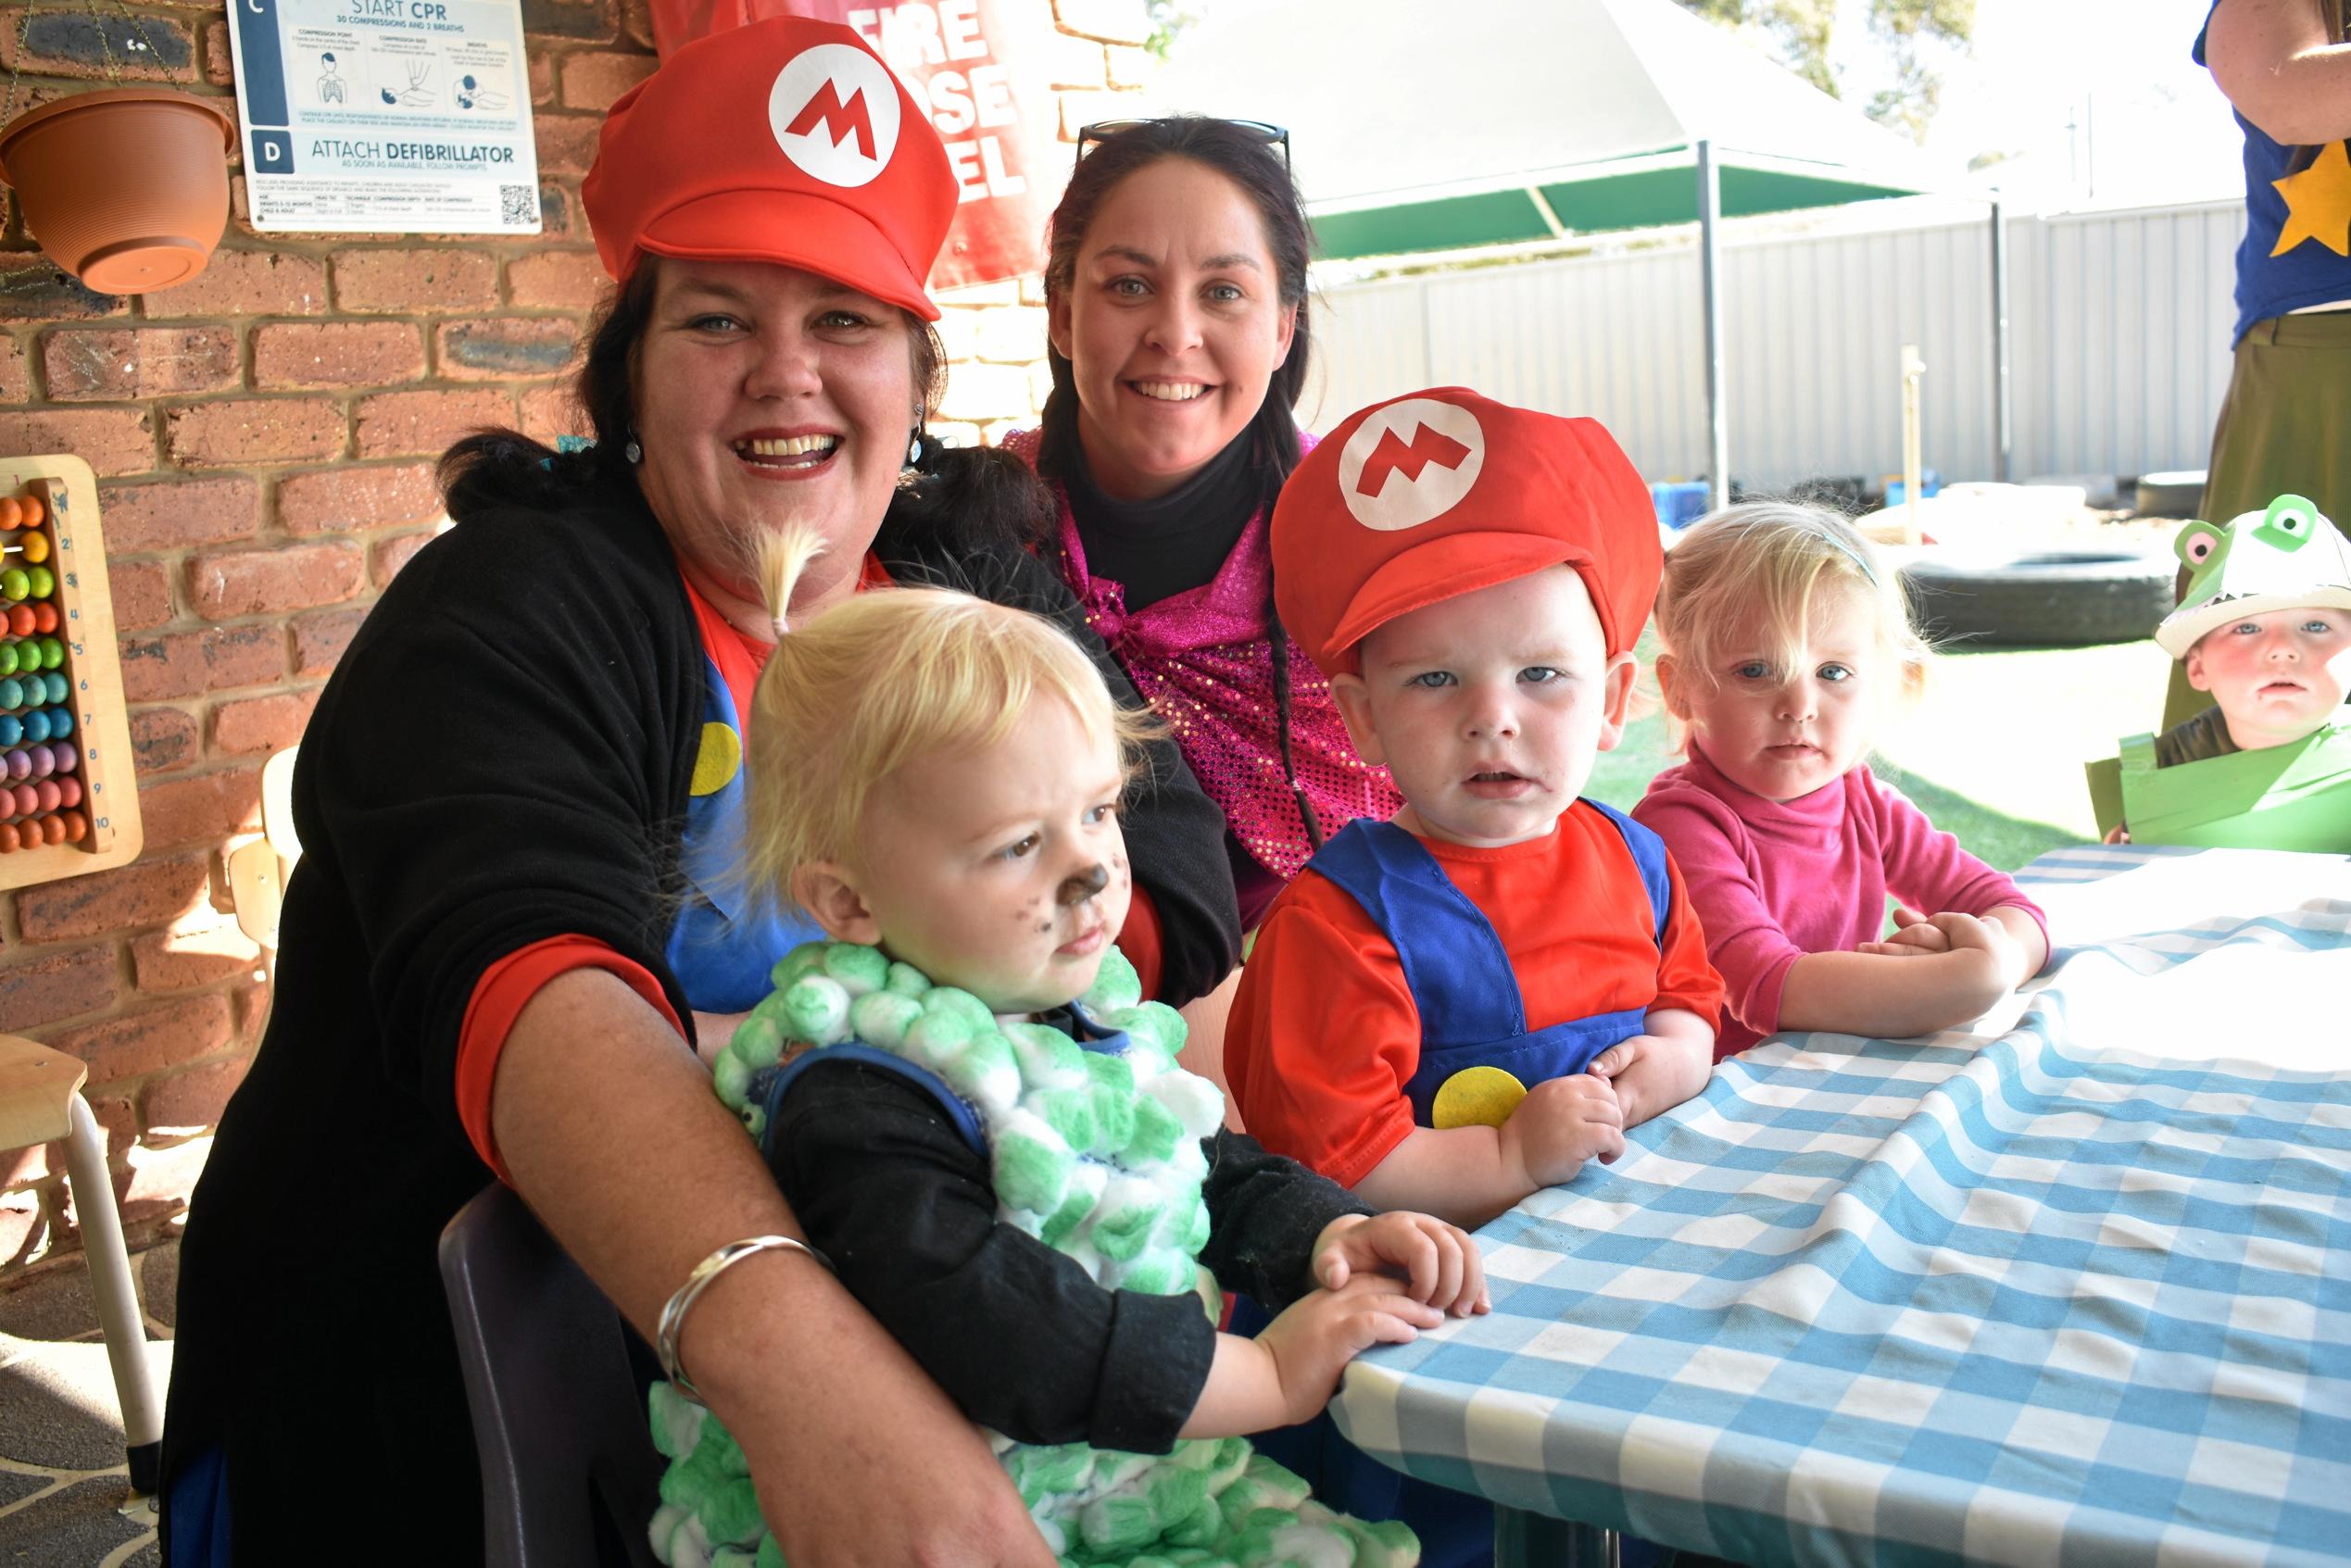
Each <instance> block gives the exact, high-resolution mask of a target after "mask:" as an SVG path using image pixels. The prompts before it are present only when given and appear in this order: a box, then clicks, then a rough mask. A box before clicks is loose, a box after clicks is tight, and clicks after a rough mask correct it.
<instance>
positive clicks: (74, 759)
mask: <svg viewBox="0 0 2351 1568" xmlns="http://www.w3.org/2000/svg"><path fill="white" fill-rule="evenodd" d="M49 755H50V756H52V757H54V758H56V759H57V771H58V772H59V773H70V772H72V771H73V769H74V765H75V764H76V763H78V762H80V761H81V760H82V753H80V752H78V751H76V750H74V749H73V745H72V743H71V742H69V741H59V742H57V745H55V746H51V747H50V748H49ZM68 804H69V805H70V804H71V802H68Z"/></svg>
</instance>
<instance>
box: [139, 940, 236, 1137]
mask: <svg viewBox="0 0 2351 1568" xmlns="http://www.w3.org/2000/svg"><path fill="white" fill-rule="evenodd" d="M248 967H250V966H248ZM252 1065H253V1059H252V1058H251V1057H245V1056H240V1057H233V1058H231V1059H230V1060H227V1061H207V1062H206V1063H205V1064H204V1065H203V1066H201V1067H191V1068H189V1069H188V1070H187V1071H186V1072H185V1073H172V1074H171V1075H170V1077H169V1078H158V1079H157V1080H156V1081H155V1082H154V1083H152V1084H149V1085H147V1097H146V1105H147V1110H146V1123H147V1127H148V1129H149V1130H150V1131H152V1132H158V1133H161V1132H170V1133H193V1132H196V1131H199V1130H201V1129H203V1128H206V1127H209V1126H211V1125H213V1124H214V1123H217V1122H219V1121H220V1110H221V1108H222V1107H223V1106H225V1105H227V1104H228V1103H229V1097H230V1096H231V1095H233V1094H234V1093H236V1091H237V1085H239V1084H242V1083H244V1082H245V1069H246V1068H248V1067H250V1066H252Z"/></svg>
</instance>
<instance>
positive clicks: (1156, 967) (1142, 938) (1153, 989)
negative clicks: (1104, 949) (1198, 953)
mask: <svg viewBox="0 0 2351 1568" xmlns="http://www.w3.org/2000/svg"><path fill="white" fill-rule="evenodd" d="M1134 887H1135V896H1134V897H1133V898H1131V899H1130V900H1128V902H1127V905H1126V923H1125V925H1122V926H1120V927H1119V928H1118V950H1119V951H1120V952H1122V953H1125V955H1126V961H1127V962H1128V963H1131V964H1133V965H1134V966H1135V975H1136V978H1137V979H1138V980H1140V981H1141V982H1142V983H1143V995H1145V996H1146V997H1156V996H1158V995H1159V978H1160V969H1161V967H1162V966H1161V964H1160V961H1159V956H1160V941H1159V906H1158V905H1157V904H1154V903H1152V902H1151V896H1150V894H1149V893H1147V892H1145V891H1144V890H1143V884H1141V883H1139V882H1138V883H1136V884H1134Z"/></svg>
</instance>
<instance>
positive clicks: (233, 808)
mask: <svg viewBox="0 0 2351 1568" xmlns="http://www.w3.org/2000/svg"><path fill="white" fill-rule="evenodd" d="M139 820H140V822H141V823H142V825H143V826H144V827H145V831H146V839H147V848H148V849H149V850H150V851H153V850H157V849H176V848H178V847H181V846H182V845H185V844H206V845H211V844H218V843H220V841H221V840H222V839H224V838H226V837H228V836H229V835H230V834H233V833H246V832H251V831H254V830H257V829H258V828H259V827H260V825H261V770H259V769H258V768H241V769H238V770H236V771H233V772H226V773H202V774H198V775H197V776H196V777H195V778H192V779H169V780H166V781H165V782H164V783H162V784H148V785H145V787H144V788H142V789H141V790H140V791H139Z"/></svg>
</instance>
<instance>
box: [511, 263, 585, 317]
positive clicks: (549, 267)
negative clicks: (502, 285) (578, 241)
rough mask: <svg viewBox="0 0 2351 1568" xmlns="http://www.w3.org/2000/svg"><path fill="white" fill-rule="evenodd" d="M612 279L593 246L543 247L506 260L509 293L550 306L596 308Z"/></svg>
mask: <svg viewBox="0 0 2351 1568" xmlns="http://www.w3.org/2000/svg"><path fill="white" fill-rule="evenodd" d="M610 283H611V280H610V278H608V277H606V276H605V275H604V264H603V263H602V262H600V261H598V260H597V258H596V252H594V251H592V250H543V251H540V252H539V253H538V254H536V255H535V256H518V257H515V258H514V259H513V260H511V261H509V262H508V263H507V264H506V292H507V296H508V297H509V298H510V299H511V300H513V302H514V303H515V304H517V305H523V306H538V307H543V308H546V309H550V310H593V309H595V308H596V307H597V305H598V304H599V303H601V302H602V300H603V298H604V294H605V291H606V289H607V288H608V287H610Z"/></svg>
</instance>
